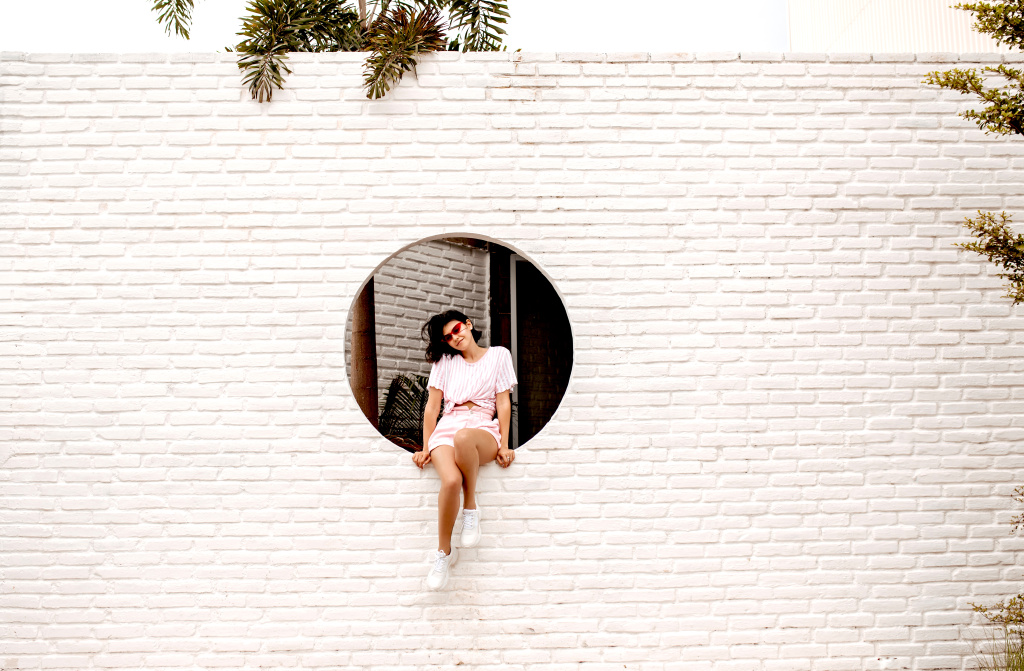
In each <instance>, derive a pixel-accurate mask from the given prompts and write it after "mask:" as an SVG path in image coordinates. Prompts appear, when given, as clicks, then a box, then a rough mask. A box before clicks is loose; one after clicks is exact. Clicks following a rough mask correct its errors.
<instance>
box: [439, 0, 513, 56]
mask: <svg viewBox="0 0 1024 671" xmlns="http://www.w3.org/2000/svg"><path fill="white" fill-rule="evenodd" d="M449 17H450V28H451V30H452V31H453V32H456V33H458V36H457V37H456V38H455V39H454V40H452V43H451V45H450V46H449V48H450V49H451V50H453V51H457V50H459V49H461V50H462V51H501V40H502V35H505V28H504V27H503V26H504V24H505V23H506V22H507V21H508V2H507V0H452V3H451V7H450V9H449Z"/></svg>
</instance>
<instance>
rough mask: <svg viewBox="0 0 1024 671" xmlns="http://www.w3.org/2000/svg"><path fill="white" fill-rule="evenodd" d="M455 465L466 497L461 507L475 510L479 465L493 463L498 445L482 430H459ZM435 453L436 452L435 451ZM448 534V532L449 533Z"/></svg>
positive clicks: (456, 437) (456, 438)
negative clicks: (460, 475)
mask: <svg viewBox="0 0 1024 671" xmlns="http://www.w3.org/2000/svg"><path fill="white" fill-rule="evenodd" d="M453 442H454V443H455V465H456V466H458V469H459V470H460V471H461V474H462V481H463V487H462V491H463V492H464V493H465V495H466V499H465V501H464V502H463V507H464V508H468V509H470V510H474V509H476V476H477V474H478V473H479V471H480V464H486V463H488V462H491V461H494V457H495V456H497V454H498V443H497V441H495V440H494V436H492V435H491V434H489V433H487V432H486V431H484V430H483V429H459V431H458V432H457V433H456V434H455V440H454V441H453ZM435 451H436V450H435ZM449 533H450V532H449Z"/></svg>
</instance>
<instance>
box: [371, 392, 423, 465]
mask: <svg viewBox="0 0 1024 671" xmlns="http://www.w3.org/2000/svg"><path fill="white" fill-rule="evenodd" d="M428 396H429V394H428V392H427V378H426V377H424V376H423V375H396V376H395V378H394V379H393V380H391V384H390V385H388V390H387V392H385V395H384V409H383V410H381V413H380V419H379V420H378V428H379V429H380V432H381V435H383V436H384V437H385V438H388V439H389V440H391V441H392V442H394V443H396V444H399V445H401V446H403V447H405V448H406V449H409V450H410V451H412V452H415V451H416V448H418V447H419V446H420V444H421V443H422V442H423V439H422V437H423V413H424V410H425V409H426V406H427V397H428Z"/></svg>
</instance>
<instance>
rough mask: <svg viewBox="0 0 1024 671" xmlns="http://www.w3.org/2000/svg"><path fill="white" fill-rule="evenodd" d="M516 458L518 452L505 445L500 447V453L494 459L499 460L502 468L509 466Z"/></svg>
mask: <svg viewBox="0 0 1024 671" xmlns="http://www.w3.org/2000/svg"><path fill="white" fill-rule="evenodd" d="M515 459H516V453H515V452H513V451H512V450H510V449H508V448H507V447H505V446H504V445H502V446H501V447H499V448H498V454H497V455H496V456H495V457H494V460H495V461H496V462H498V465H499V466H501V467H502V468H508V467H509V466H510V465H511V464H512V462H513V461H515Z"/></svg>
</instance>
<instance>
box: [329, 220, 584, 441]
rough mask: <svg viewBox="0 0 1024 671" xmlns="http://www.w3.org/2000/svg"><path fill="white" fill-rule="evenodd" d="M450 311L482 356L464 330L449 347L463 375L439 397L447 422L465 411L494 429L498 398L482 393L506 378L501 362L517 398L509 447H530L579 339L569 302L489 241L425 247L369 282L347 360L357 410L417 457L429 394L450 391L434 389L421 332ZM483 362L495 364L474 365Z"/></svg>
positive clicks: (354, 315)
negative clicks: (462, 319) (490, 378)
mask: <svg viewBox="0 0 1024 671" xmlns="http://www.w3.org/2000/svg"><path fill="white" fill-rule="evenodd" d="M448 310H455V311H457V312H459V313H462V314H464V315H465V316H466V317H467V318H468V321H469V322H470V323H471V324H472V331H473V332H474V333H473V341H474V342H475V345H476V347H474V346H473V345H472V344H470V343H469V342H468V341H465V335H466V334H468V333H469V332H470V330H469V329H466V331H461V330H459V331H458V332H457V334H456V335H457V336H461V339H458V340H457V339H456V338H455V337H453V338H452V339H451V340H450V341H449V342H451V343H452V345H454V346H456V347H457V348H458V349H449V348H447V347H445V348H444V353H443V355H442V356H441V359H442V360H443V359H444V357H462V360H461V361H457V362H455V363H454V364H453V365H451V366H447V367H446V370H448V369H452V370H454V369H456V368H457V369H458V370H459V371H461V372H458V373H453V372H450V371H449V372H448V377H447V379H449V380H454V379H455V377H453V376H456V377H457V376H462V377H460V378H459V382H458V384H456V383H455V382H449V383H448V386H450V387H452V388H450V389H441V393H442V395H443V397H444V403H443V404H442V406H441V408H442V412H444V411H445V410H446V409H447V410H448V411H452V410H453V409H454V408H455V407H456V406H457V405H462V404H465V405H466V406H467V407H473V406H476V407H475V408H474V409H475V410H476V411H478V412H482V413H484V414H487V413H490V414H491V416H492V419H497V417H496V415H497V411H496V410H494V409H493V408H494V404H495V399H494V394H493V391H492V393H491V394H490V395H489V397H488V393H487V392H486V391H485V390H486V389H487V388H488V385H491V387H493V384H494V383H493V382H487V381H484V380H483V376H486V375H488V374H490V375H499V376H500V375H501V374H502V373H501V371H500V370H498V369H500V368H501V366H500V365H499V364H498V360H499V359H501V360H502V361H503V362H504V365H505V366H507V365H508V362H509V361H510V362H511V366H512V368H513V370H514V376H515V379H516V384H515V385H514V386H513V387H512V391H511V393H510V399H511V413H510V414H511V416H510V420H509V426H508V431H509V434H510V435H509V446H510V447H512V448H513V449H515V448H516V447H518V446H520V445H523V444H524V443H526V442H527V441H528V440H530V439H531V438H532V437H534V436H535V435H537V433H538V432H540V430H541V429H542V428H543V427H544V425H545V424H547V422H548V420H550V419H551V417H552V415H554V413H555V410H557V409H558V405H559V403H560V402H561V400H562V396H563V395H564V394H565V390H566V387H567V386H568V384H569V375H570V373H571V371H572V361H573V344H572V330H571V328H570V326H569V318H568V316H567V315H566V311H565V306H564V305H563V304H562V299H561V298H560V297H559V295H558V292H557V291H555V288H554V287H553V286H552V285H551V282H550V281H549V280H548V279H547V277H545V275H544V273H542V272H541V271H540V270H539V269H538V268H537V266H536V265H534V264H533V263H532V262H530V261H529V260H527V259H526V258H524V257H523V256H522V255H521V254H518V253H516V252H515V251H513V250H511V249H509V248H507V247H505V246H503V245H500V244H497V243H495V242H491V241H488V240H482V239H479V238H467V237H446V238H435V239H431V240H425V241H421V242H418V243H416V244H414V245H412V246H410V247H407V248H405V249H403V250H401V251H399V252H398V253H396V254H394V255H393V256H391V257H390V258H388V260H387V261H385V262H384V263H383V264H382V265H381V266H380V267H379V268H378V269H377V270H376V271H375V272H374V273H373V275H371V276H370V277H369V278H368V279H367V281H366V282H365V284H364V285H363V287H362V289H361V290H360V292H359V294H358V295H357V296H356V299H355V301H354V302H353V304H352V309H351V310H350V311H349V318H348V325H347V334H348V344H349V346H348V347H347V348H346V350H345V360H346V366H347V367H348V373H349V383H350V384H351V385H352V393H353V394H354V395H355V397H356V400H357V401H358V403H359V407H360V408H361V409H362V411H363V414H364V415H366V418H367V419H368V420H369V421H370V422H371V423H372V424H373V425H374V426H375V427H377V430H378V431H380V433H381V435H382V436H384V437H385V438H387V439H388V440H390V441H391V442H392V443H394V444H395V445H398V446H399V447H402V448H404V449H406V450H408V451H410V452H416V451H419V450H420V449H421V448H422V440H423V415H424V411H425V409H426V407H427V399H428V396H429V391H428V389H429V387H434V388H438V387H439V386H440V387H443V386H445V383H444V382H440V381H438V380H440V379H441V377H440V375H439V374H438V375H436V376H435V378H434V381H433V383H430V382H429V381H430V379H431V378H430V376H431V371H432V368H433V367H434V366H435V364H433V363H432V362H431V361H430V360H428V358H427V340H425V335H424V328H423V327H424V325H425V324H426V323H427V321H428V320H430V318H431V317H432V316H434V315H438V314H441V313H444V312H446V311H448ZM448 325H449V326H454V324H451V323H449V324H448ZM442 326H443V325H442ZM447 331H448V333H447V334H450V331H451V329H450V328H448V329H447ZM447 334H446V333H441V334H440V336H441V337H442V338H443V336H444V335H447ZM477 347H478V348H479V349H477ZM470 348H471V349H470ZM492 348H494V349H495V352H493V353H492V352H489V350H490V349H492ZM501 348H504V349H505V350H507V351H508V355H507V356H506V355H505V353H504V352H502V351H501ZM436 349H437V348H436V347H435V350H436ZM467 351H468V352H469V353H468V354H466V353H464V352H467ZM483 353H486V354H487V357H488V359H487V361H488V364H486V365H484V366H477V365H476V363H475V362H473V361H471V359H474V358H476V357H479V356H482V355H483ZM434 356H435V357H437V356H438V354H437V352H435V354H434ZM466 363H469V364H470V365H469V366H466V365H464V364H466ZM502 379H503V378H502ZM501 385H502V383H499V386H501ZM466 388H471V389H469V390H468V391H467V390H466ZM463 396H467V398H465V399H463V398H462V397H463ZM470 397H472V398H470Z"/></svg>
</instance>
